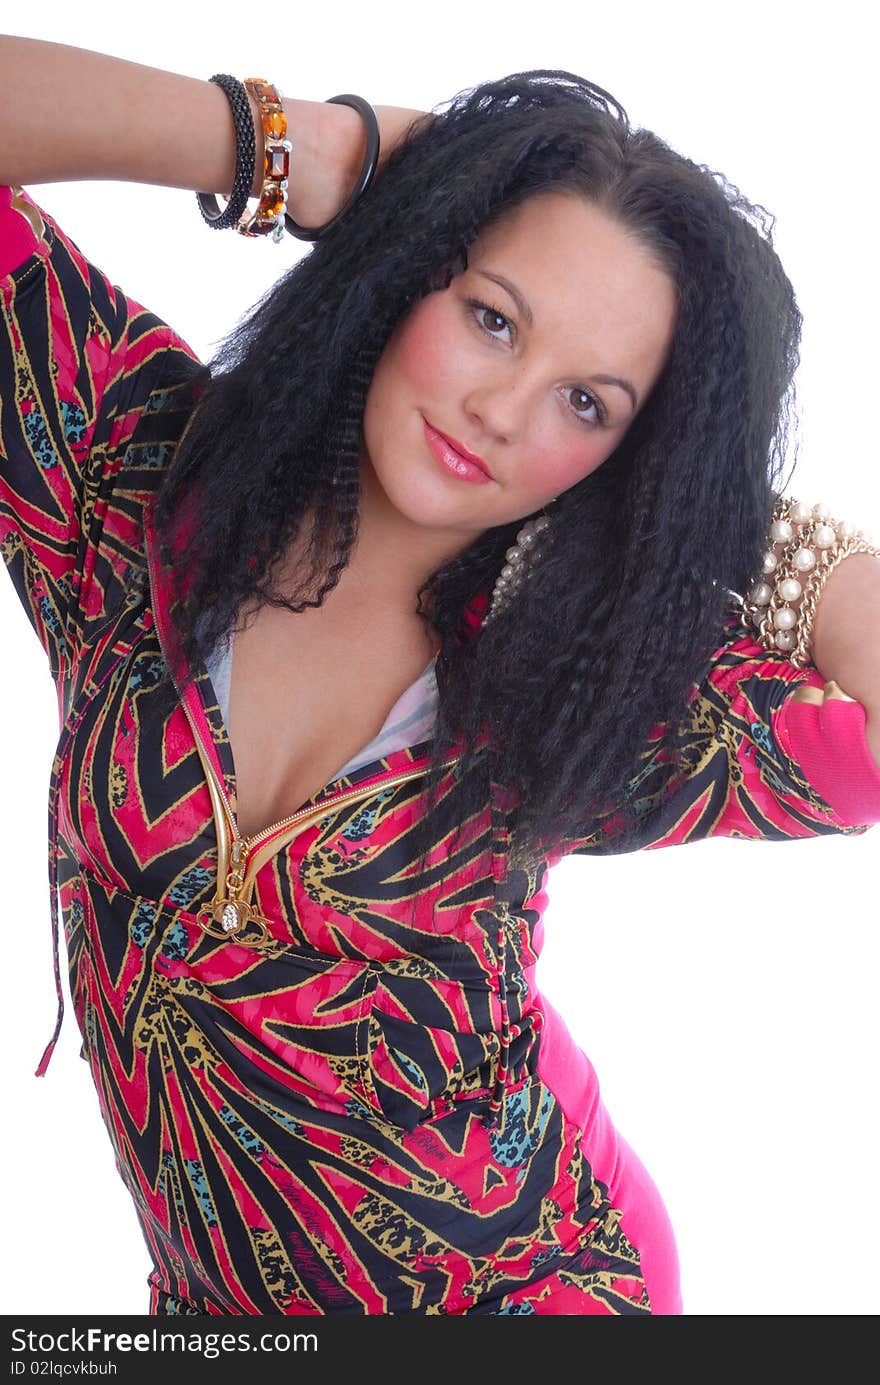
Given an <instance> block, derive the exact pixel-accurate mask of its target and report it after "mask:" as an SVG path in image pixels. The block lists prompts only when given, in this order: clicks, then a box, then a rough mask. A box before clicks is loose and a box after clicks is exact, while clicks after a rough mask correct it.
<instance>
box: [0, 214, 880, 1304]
mask: <svg viewBox="0 0 880 1385" xmlns="http://www.w3.org/2000/svg"><path fill="white" fill-rule="evenodd" d="M0 295H2V325H0V440H2V446H0V464H2V476H0V546H2V551H3V557H4V559H5V562H6V564H7V566H8V569H9V573H10V576H11V578H12V581H13V582H14V584H15V587H16V589H17V591H18V594H19V596H20V598H21V601H22V604H23V606H24V609H25V611H26V612H27V615H28V617H29V618H30V621H31V623H32V625H33V627H34V630H35V632H36V634H37V636H38V638H39V639H40V641H41V643H42V645H43V647H44V649H45V651H46V654H47V656H48V660H49V668H50V671H51V675H52V677H53V678H54V680H55V684H56V687H57V691H58V708H59V726H60V735H59V741H58V746H57V751H56V754H55V757H54V762H53V766H52V776H51V795H50V812H49V821H50V879H51V890H50V911H51V915H52V920H53V925H54V927H55V928H56V930H57V931H63V940H64V943H65V945H66V954H67V962H68V966H69V975H70V988H71V995H72V997H73V1002H74V1009H75V1015H76V1021H77V1023H78V1025H79V1028H80V1031H81V1033H82V1043H83V1057H84V1058H85V1059H86V1061H87V1062H88V1064H89V1066H90V1069H91V1072H92V1075H93V1078H94V1082H95V1087H96V1090H97V1094H98V1098H99V1101H100V1106H101V1110H102V1113H103V1117H104V1121H105V1123H106V1127H107V1131H108V1133H109V1136H110V1139H111V1141H112V1144H113V1148H114V1152H115V1156H116V1160H117V1165H118V1168H119V1172H120V1174H121V1177H122V1179H123V1181H124V1182H125V1184H126V1187H127V1188H128V1190H129V1192H130V1194H131V1197H132V1201H133V1205H134V1210H135V1213H136V1215H137V1217H138V1219H139V1222H140V1225H141V1227H142V1229H143V1234H144V1238H145V1241H146V1245H147V1248H148V1251H149V1255H150V1259H151V1263H152V1270H151V1272H150V1275H149V1288H150V1311H151V1312H153V1313H162V1314H165V1313H177V1314H181V1313H182V1314H189V1313H200V1314H332V1313H338V1314H396V1313H424V1314H469V1313H476V1314H486V1313H488V1314H528V1313H536V1314H554V1313H555V1314H562V1313H565V1314H616V1313H625V1314H648V1313H677V1312H680V1311H681V1303H680V1297H679V1290H678V1275H677V1264H676V1253H675V1243H674V1238H673V1236H672V1232H671V1230H670V1228H669V1224H668V1219H667V1218H666V1214H665V1211H664V1208H663V1204H662V1200H661V1199H660V1197H659V1195H658V1194H657V1191H656V1189H655V1188H654V1187H653V1184H652V1183H651V1180H650V1178H649V1177H648V1175H647V1174H646V1173H645V1171H644V1169H643V1168H642V1166H641V1164H640V1163H639V1161H638V1159H637V1158H636V1157H635V1155H633V1154H632V1152H631V1151H629V1150H628V1148H627V1146H626V1144H625V1142H624V1141H623V1140H621V1139H620V1137H619V1135H618V1134H617V1132H616V1131H615V1130H614V1127H613V1125H612V1124H611V1122H610V1120H609V1119H608V1115H607V1112H606V1111H605V1109H604V1107H603V1105H602V1102H601V1100H600V1096H599V1088H598V1083H597V1080H596V1076H595V1073H594V1072H593V1069H592V1067H591V1065H590V1063H589V1061H588V1059H587V1057H586V1055H584V1054H583V1053H582V1052H580V1051H579V1050H578V1049H577V1048H576V1047H575V1045H574V1044H573V1043H572V1041H571V1039H570V1037H569V1035H568V1033H567V1030H566V1028H565V1025H564V1023H563V1021H562V1020H561V1019H560V1017H559V1016H558V1015H557V1014H556V1013H555V1011H554V1010H553V1008H552V1007H551V1006H550V1005H549V1004H548V1003H547V1002H546V1001H545V999H544V998H543V997H542V996H541V994H540V992H539V991H538V989H537V987H536V984H535V965H536V962H537V958H538V954H539V951H540V946H541V939H542V930H543V922H542V918H543V913H544V910H545V906H546V892H545V887H546V880H547V872H548V867H549V865H551V864H552V863H551V862H548V861H540V862H536V863H535V865H534V868H533V869H532V870H530V871H513V870H511V869H510V868H509V864H508V860H507V843H508V835H507V833H508V826H507V816H506V811H505V803H504V798H503V795H501V794H500V793H499V792H498V788H497V786H496V785H495V784H493V783H492V782H491V780H489V781H488V783H487V791H486V795H485V807H484V810H483V811H481V812H479V813H477V814H476V815H472V816H471V817H470V818H469V819H468V820H467V821H466V822H465V823H464V824H462V831H461V834H460V836H459V840H458V845H457V848H456V849H455V851H454V852H453V853H452V854H450V852H449V847H448V841H449V834H450V833H451V830H452V829H453V827H455V826H457V825H459V813H458V807H457V805H458V804H459V802H460V800H461V792H462V785H461V782H460V779H459V778H458V777H457V773H456V760H455V757H454V756H451V757H450V763H449V766H448V780H447V783H446V786H445V789H446V792H445V797H444V799H443V808H442V814H443V817H442V821H441V824H440V826H439V827H438V832H437V837H436V845H435V847H434V849H433V851H432V854H431V857H430V860H429V881H428V885H427V888H425V889H424V890H422V891H421V892H420V893H418V894H415V893H414V892H413V890H412V887H411V883H410V882H411V878H412V873H413V868H414V856H413V850H412V834H413V828H414V825H415V824H416V822H417V820H418V815H419V812H420V792H421V781H422V778H423V774H424V770H425V768H426V766H427V763H428V760H429V756H430V749H431V746H430V742H429V741H424V742H422V743H420V744H417V745H411V746H407V747H404V748H401V749H398V750H395V751H393V752H392V753H390V754H387V755H386V756H385V757H384V758H381V759H378V760H374V761H372V762H371V763H367V764H366V765H362V766H361V767H360V768H358V769H356V770H355V771H354V772H352V773H350V774H348V775H342V776H340V777H338V778H336V779H334V780H333V781H332V782H331V783H328V784H327V785H325V786H324V788H323V789H322V790H321V791H320V792H319V793H318V794H316V795H315V796H314V797H313V798H312V799H310V800H309V801H308V802H307V803H304V804H302V805H301V806H300V808H299V809H298V811H297V812H296V813H295V814H292V816H291V817H290V818H289V819H288V820H287V821H286V822H285V823H283V824H280V825H279V826H278V827H277V828H276V829H274V830H271V831H267V832H266V833H264V834H260V835H259V836H258V837H257V838H256V839H253V840H251V841H249V842H246V843H244V844H243V845H236V838H237V829H236V824H235V801H236V786H235V766H234V763H233V759H232V754H231V750H230V743H229V738H228V735H227V731H226V727H225V725H224V722H223V718H222V714H221V712H220V709H219V707H218V705H217V698H216V696H215V693H214V689H213V688H212V685H211V682H210V678H209V676H208V673H207V671H206V670H205V669H201V670H199V671H198V672H197V676H196V679H195V681H194V683H193V684H192V686H191V687H190V688H189V689H188V690H187V692H186V694H185V696H184V697H183V698H181V697H180V696H179V695H178V694H177V692H176V690H175V687H174V684H173V683H172V682H171V681H170V679H169V677H168V664H167V662H166V654H167V650H168V640H169V633H170V626H169V610H168V584H167V580H166V577H165V575H164V574H163V571H162V566H161V563H160V562H159V558H158V554H157V552H156V545H155V542H154V539H153V534H152V528H151V523H150V513H151V504H152V501H153V499H154V497H155V494H156V489H157V485H158V483H159V481H160V479H161V476H162V471H163V467H164V466H165V465H166V463H167V461H168V459H169V458H170V457H171V455H172V453H173V450H174V447H175V444H176V442H177V440H178V439H179V437H180V434H181V431H182V429H183V427H184V425H185V422H186V417H187V413H186V410H185V409H183V408H182V407H181V405H180V401H181V399H182V397H183V393H182V391H183V386H184V385H185V383H186V382H187V380H189V379H190V378H191V377H192V374H193V372H194V371H195V369H196V367H197V364H198V363H197V361H196V358H195V356H194V353H193V352H192V351H191V350H190V349H189V348H188V347H187V345H186V344H185V343H184V342H183V341H181V339H180V338H179V337H178V336H177V335H176V334H175V333H174V332H173V331H172V330H171V329H170V328H169V327H168V326H167V325H166V324H165V323H164V322H162V321H160V320H159V319H158V318H157V317H156V316H155V315H154V314H152V313H150V312H148V311H147V310H146V309H145V308H143V307H142V306H140V305H139V304H138V303H136V302H135V301H134V300H132V299H131V298H128V297H126V296H125V294H124V293H123V292H122V291H121V290H120V289H118V288H116V287H114V286H113V285H112V284H111V283H110V281H109V280H108V279H107V278H106V277H105V276H104V275H103V274H102V273H100V272H99V271H98V270H97V269H96V268H95V267H94V266H93V265H91V264H90V263H89V262H88V260H87V259H86V258H85V257H84V255H83V254H82V253H81V252H80V250H79V249H78V247H77V246H76V245H75V244H74V242H73V241H71V240H70V239H69V237H67V236H66V235H65V234H64V233H63V232H62V231H61V229H60V228H59V227H58V226H57V225H56V224H55V222H54V221H53V220H52V218H51V217H50V216H49V215H48V213H46V212H42V211H41V209H40V208H39V207H38V206H37V205H36V204H35V203H34V202H33V200H32V199H30V198H29V197H28V196H27V195H26V194H24V193H23V192H21V190H20V189H9V188H6V189H0ZM821 681H822V680H821V679H820V678H819V676H818V674H817V673H816V670H814V669H805V670H797V669H795V668H794V667H793V666H792V665H791V664H790V663H788V662H787V661H786V660H785V659H784V658H782V657H781V656H780V657H769V656H767V655H765V654H763V653H762V651H761V650H760V649H759V648H758V647H757V646H756V645H755V644H754V643H753V642H752V641H751V640H750V639H749V638H748V636H747V635H746V633H745V631H744V630H743V628H742V627H741V626H740V625H739V623H738V621H737V619H736V617H734V616H732V617H731V619H730V621H729V623H728V627H727V628H726V629H725V630H724V631H722V632H719V647H718V650H717V652H716V654H715V655H714V656H713V658H712V660H711V661H710V663H709V665H708V666H707V668H706V670H705V672H704V675H703V676H702V678H701V679H700V680H699V681H698V682H697V683H695V685H694V698H693V703H692V706H693V739H692V744H691V746H690V747H689V750H688V753H687V755H686V756H685V757H684V758H683V760H682V764H681V766H680V767H679V769H680V785H679V786H678V788H677V790H676V793H675V794H674V796H673V797H672V799H671V800H670V802H669V804H668V806H667V808H666V810H665V812H664V814H663V816H662V817H661V819H660V820H659V822H655V823H654V825H653V827H652V829H651V832H650V833H647V832H646V836H645V840H644V842H643V843H642V845H643V846H644V847H646V848H654V847H658V846H662V845H667V844H675V843H685V842H690V841H694V840H697V839H700V838H704V837H707V836H711V835H727V836H740V837H747V838H759V837H763V838H773V839H776V840H786V839H794V838H801V837H805V836H809V835H812V834H817V833H843V834H848V833H849V834H853V833H859V832H863V831H864V830H865V829H866V827H867V825H868V823H869V821H873V820H875V818H872V817H870V816H869V814H868V813H867V812H866V815H865V816H864V818H863V820H861V821H860V820H857V819H856V820H854V819H853V818H852V817H849V818H848V817H847V816H846V815H841V813H840V812H839V811H838V810H837V808H836V807H835V806H832V803H831V802H829V801H828V799H826V798H823V797H821V796H820V795H819V793H818V791H817V790H816V789H815V788H814V787H813V786H812V785H811V783H810V782H809V779H808V777H807V776H806V775H805V772H804V768H803V766H802V765H800V764H799V763H798V762H797V761H796V760H795V759H793V758H792V756H791V754H790V753H789V752H790V751H791V749H792V744H793V743H794V739H795V738H796V734H797V733H796V729H795V725H794V722H792V724H791V725H790V726H788V728H787V732H786V734H787V736H790V737H791V738H792V739H789V740H787V741H786V746H787V749H786V748H783V745H782V744H781V743H780V739H779V737H778V736H777V734H776V726H777V722H778V720H779V717H780V712H781V711H782V710H783V709H785V708H786V705H787V701H788V700H790V695H791V694H792V692H793V691H794V690H795V689H796V688H799V687H810V688H815V689H817V690H818V689H819V688H820V687H821ZM845 706H846V708H847V709H848V710H847V712H846V716H847V717H848V718H849V720H850V729H851V732H852V737H853V738H854V739H853V740H852V744H853V745H854V746H855V749H854V750H853V752H852V753H853V755H854V756H855V757H859V756H860V757H861V759H860V760H859V763H860V764H861V766H862V773H863V775H864V776H865V777H866V788H865V793H864V795H863V799H862V800H861V801H863V802H865V803H866V804H868V803H869V800H870V794H871V792H872V791H873V789H875V788H880V773H878V771H877V767H876V766H874V765H873V762H872V761H870V759H867V760H866V759H865V757H866V755H867V750H866V747H865V744H864V712H863V709H862V708H861V707H859V705H858V704H856V703H847V704H845ZM859 718H861V720H859ZM643 765H644V768H643V771H642V773H641V774H640V775H639V776H638V779H637V780H636V781H634V783H633V792H634V794H635V795H636V796H637V797H638V798H639V799H640V801H643V802H644V804H645V805H646V807H648V806H650V804H651V802H652V795H653V794H654V793H655V792H656V791H657V785H658V784H659V783H660V782H661V781H663V780H664V779H665V767H663V766H660V765H658V764H657V763H656V757H655V755H654V754H653V753H652V746H651V745H648V746H647V747H646V748H645V754H644V757H643ZM474 772H479V760H478V763H477V767H476V768H475V770H474ZM872 772H873V774H874V775H876V776H877V779H876V783H875V782H874V781H873V780H871V774H872ZM486 777H487V779H488V776H486ZM825 782H826V784H827V785H828V786H829V788H828V792H829V794H830V795H831V796H832V797H833V784H834V776H833V772H832V773H831V774H830V777H827V776H826V780H825ZM871 802H875V803H876V804H878V805H880V794H878V798H877V800H871ZM876 818H880V806H877V812H876ZM614 849H615V845H614V820H613V817H612V818H610V819H608V820H607V821H605V822H604V823H602V824H600V825H597V824H595V823H593V824H589V825H587V826H585V829H584V834H583V837H582V838H580V839H579V840H576V841H572V842H571V844H570V850H571V851H572V852H575V851H576V852H579V853H582V854H583V855H584V856H585V857H589V856H590V855H591V854H595V853H600V852H603V851H609V850H611V851H613V850H614ZM237 851H238V852H240V861H239V865H240V867H241V870H242V871H243V874H244V895H243V897H245V898H246V899H247V901H248V902H249V903H250V905H251V906H252V907H253V909H254V910H255V911H256V912H257V914H258V915H259V916H260V918H261V919H262V920H264V921H265V922H264V923H263V924H254V925H253V926H251V924H250V923H248V924H247V926H245V927H244V928H243V929H242V930H241V931H236V932H234V933H232V932H230V933H229V934H228V935H224V933H223V929H222V925H221V926H218V927H215V929H214V931H213V932H206V931H205V930H204V928H203V927H202V926H201V924H200V911H202V910H204V909H206V908H207V907H208V906H210V905H211V903H212V901H213V900H214V899H215V896H218V894H219V895H222V894H223V888H222V887H223V883H224V881H225V880H226V876H227V871H228V870H229V868H230V864H231V858H232V856H233V855H234V854H235V853H236V852H237ZM205 917H206V915H204V914H202V915H201V919H202V922H204V920H205ZM59 925H60V927H59ZM57 931H56V956H57V951H58V942H59V939H58V937H57ZM56 989H57V994H58V997H59V1004H60V997H61V987H60V981H59V979H58V977H57V976H56ZM58 1022H59V1024H60V1022H61V1020H60V1012H59V1020H58ZM56 1033H57V1031H56ZM53 1042H54V1040H53ZM50 1052H51V1044H50V1046H49V1049H48V1050H47V1052H46V1054H45V1055H44V1058H43V1062H42V1064H41V1067H40V1070H43V1069H44V1067H45V1064H46V1063H47V1062H48V1059H49V1055H50Z"/></svg>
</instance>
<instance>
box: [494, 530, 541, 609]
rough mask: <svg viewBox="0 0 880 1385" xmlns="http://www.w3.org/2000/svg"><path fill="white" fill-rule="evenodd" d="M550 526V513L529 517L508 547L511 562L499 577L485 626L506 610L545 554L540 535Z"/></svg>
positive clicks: (506, 555)
mask: <svg viewBox="0 0 880 1385" xmlns="http://www.w3.org/2000/svg"><path fill="white" fill-rule="evenodd" d="M549 525H550V521H549V519H548V518H547V516H546V515H537V516H536V518H535V519H530V520H528V521H527V522H526V523H525V524H524V525H523V527H522V528H521V529H520V531H519V533H518V534H517V536H516V542H515V543H514V545H513V547H512V548H508V550H507V553H506V554H505V558H506V559H507V561H506V562H505V564H504V567H503V568H502V569H501V572H500V573H499V574H498V577H497V578H496V579H495V587H494V589H493V591H492V604H491V605H490V607H489V609H488V611H487V612H486V614H485V616H484V617H483V624H484V625H487V624H488V623H489V621H490V620H494V619H495V617H496V616H497V615H498V613H499V611H502V610H503V609H504V608H505V607H506V606H507V605H508V604H509V603H510V599H511V597H512V596H514V595H515V594H516V592H518V591H519V590H520V588H521V587H522V585H523V583H524V582H525V580H526V578H527V577H528V576H529V575H530V573H531V571H532V569H533V567H534V566H535V564H536V563H537V562H538V560H539V559H540V557H541V545H540V542H539V540H540V537H541V535H542V534H543V533H544V531H545V529H547V528H549Z"/></svg>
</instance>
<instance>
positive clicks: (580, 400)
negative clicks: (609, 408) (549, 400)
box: [568, 389, 605, 424]
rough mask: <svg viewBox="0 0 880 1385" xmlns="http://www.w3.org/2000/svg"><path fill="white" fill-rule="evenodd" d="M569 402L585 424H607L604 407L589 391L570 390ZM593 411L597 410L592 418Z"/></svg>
mask: <svg viewBox="0 0 880 1385" xmlns="http://www.w3.org/2000/svg"><path fill="white" fill-rule="evenodd" d="M568 402H569V404H570V405H571V407H572V409H573V410H574V412H575V413H576V414H577V416H578V418H579V419H581V420H582V421H583V422H584V423H588V424H596V423H604V422H605V411H604V409H603V408H602V405H601V404H600V403H599V401H598V399H595V398H594V397H593V395H592V394H590V393H589V391H588V390H582V389H569V391H568ZM591 409H593V410H595V412H594V414H593V415H592V416H591V415H590V410H591Z"/></svg>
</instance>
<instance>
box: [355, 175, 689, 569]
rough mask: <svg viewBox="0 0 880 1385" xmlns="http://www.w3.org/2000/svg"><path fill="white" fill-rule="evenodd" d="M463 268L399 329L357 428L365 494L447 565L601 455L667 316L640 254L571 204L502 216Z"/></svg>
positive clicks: (615, 437)
mask: <svg viewBox="0 0 880 1385" xmlns="http://www.w3.org/2000/svg"><path fill="white" fill-rule="evenodd" d="M468 260H469V264H468V269H467V270H466V272H465V273H463V274H461V275H459V276H458V277H456V278H455V279H453V281H452V282H451V284H450V285H449V287H448V288H447V289H442V290H438V291H436V292H434V293H430V294H428V295H427V296H426V297H425V298H422V299H420V300H419V302H418V303H416V304H415V306H414V307H413V308H412V309H411V310H410V312H409V313H408V314H407V315H406V317H405V318H404V319H403V320H402V321H401V322H400V323H399V324H398V326H397V328H396V330H395V331H394V333H393V335H392V336H391V338H390V339H389V341H388V343H387V345H386V347H385V350H384V351H383V353H382V355H381V357H380V359H379V362H378V364H377V366H376V369H375V372H374V375H373V379H372V382H371V384H370V389H369V392H368V395H367V400H366V408H365V411H364V425H363V452H362V466H363V469H364V483H365V489H366V490H368V492H369V493H370V494H371V495H373V496H374V497H375V496H378V497H379V498H380V503H381V504H382V505H383V506H384V507H387V506H390V507H391V508H392V509H393V510H394V511H395V512H396V516H397V517H398V518H399V519H400V520H401V521H403V522H405V523H407V524H408V525H409V526H416V527H417V528H420V529H430V530H432V531H435V537H436V539H437V540H438V541H439V542H440V544H441V546H442V545H443V544H444V543H445V544H447V545H448V549H449V552H450V554H451V553H453V552H456V551H462V550H463V549H464V548H466V547H467V546H468V545H469V544H470V543H471V542H472V541H473V540H474V539H475V538H476V537H477V535H478V534H479V533H481V532H483V531H484V530H486V529H489V528H492V527H494V526H496V525H502V524H507V523H510V522H511V521H513V520H516V519H520V518H523V517H524V516H526V515H530V514H532V513H533V512H534V511H536V510H538V509H540V507H541V506H542V505H545V504H546V503H547V502H548V501H550V500H552V499H553V498H554V497H555V496H558V495H559V494H560V493H561V492H562V491H565V490H567V489H568V488H569V487H570V486H573V485H575V484H576V483H577V482H578V481H580V480H582V479H583V478H584V477H585V476H587V475H588V474H589V473H590V472H591V471H594V470H595V469H596V467H598V466H599V465H600V463H601V462H602V461H604V459H605V458H606V457H607V456H608V455H609V453H611V452H613V450H614V448H615V447H617V445H618V443H619V442H620V440H621V438H622V437H623V435H624V433H625V432H626V430H627V428H628V427H629V425H630V424H631V423H632V421H633V418H634V417H635V414H636V413H637V412H638V410H639V409H640V408H641V407H642V406H643V405H644V403H645V400H646V399H647V396H648V394H649V393H650V391H651V389H652V387H653V385H654V383H655V381H656V380H657V378H658V376H659V375H660V373H661V371H662V369H663V366H664V364H665V362H666V359H667V357H668V354H669V351H670V348H671V345H672V338H673V333H674V327H675V316H676V297H675V289H674V285H673V284H672V281H671V280H670V278H669V277H668V275H667V274H666V273H665V272H664V271H663V270H662V269H661V268H659V266H658V265H657V264H656V262H655V260H654V259H653V258H652V257H651V254H650V252H649V251H648V249H647V248H646V247H645V246H644V245H643V244H642V243H641V242H640V241H638V240H637V239H636V238H635V237H634V236H633V235H632V234H631V233H629V232H627V231H626V230H624V229H623V228H622V227H621V226H620V225H619V223H618V222H616V221H615V220H613V219H612V218H611V217H610V216H609V215H608V213H606V212H604V211H602V210H601V209H599V208H597V207H596V206H594V205H593V204H592V203H589V202H587V201H586V200H584V199H583V198H581V197H578V196H575V195H573V194H567V193H542V194H540V195H539V196H536V197H533V198H531V199H530V200H529V201H527V202H525V203H523V204H522V205H521V206H520V207H518V208H516V209H514V210H513V211H512V212H509V213H507V214H506V215H505V217H504V219H503V220H501V221H499V222H498V223H497V224H496V225H494V226H492V227H490V228H488V229H487V230H486V231H485V232H484V233H483V235H482V236H480V237H479V239H478V240H477V241H476V242H475V244H474V245H473V246H472V247H471V249H470V251H469V253H468ZM468 458H470V459H471V460H468ZM376 483H378V484H376Z"/></svg>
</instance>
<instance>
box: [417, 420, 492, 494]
mask: <svg viewBox="0 0 880 1385" xmlns="http://www.w3.org/2000/svg"><path fill="white" fill-rule="evenodd" d="M423 421H424V425H425V439H426V441H427V443H428V446H429V447H430V449H431V451H432V452H433V454H434V456H435V457H436V458H437V461H438V462H440V464H441V466H445V467H446V469H447V471H451V472H452V475H453V476H457V477H458V479H459V480H460V481H477V482H484V481H491V480H492V477H491V476H490V475H489V472H488V471H487V470H486V467H485V466H484V464H483V463H482V462H481V461H480V459H479V458H478V457H476V456H474V454H473V452H468V451H467V449H466V448H462V446H461V443H453V442H452V441H451V439H449V438H447V437H445V435H444V434H443V433H438V432H437V429H436V428H432V427H431V425H430V423H429V422H428V420H427V419H424V420H423Z"/></svg>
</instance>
